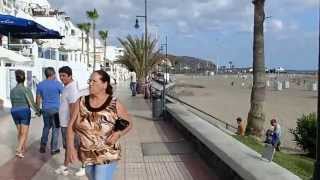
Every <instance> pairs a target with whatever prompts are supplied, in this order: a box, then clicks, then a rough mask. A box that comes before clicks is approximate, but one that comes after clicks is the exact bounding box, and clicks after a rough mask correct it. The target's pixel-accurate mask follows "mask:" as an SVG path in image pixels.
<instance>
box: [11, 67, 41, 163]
mask: <svg viewBox="0 0 320 180" xmlns="http://www.w3.org/2000/svg"><path fill="white" fill-rule="evenodd" d="M15 76H16V81H17V85H16V87H14V88H13V89H12V90H11V91H10V100H11V104H12V108H11V115H12V118H13V121H14V123H15V125H16V127H17V131H18V136H17V137H18V145H17V148H16V156H17V157H19V158H23V157H24V152H25V151H26V145H27V139H28V133H29V125H30V120H31V111H30V108H32V109H33V110H34V111H35V113H36V114H37V115H38V116H40V109H39V107H38V106H37V105H36V104H35V102H34V98H33V95H32V92H31V90H30V89H29V88H26V87H25V86H24V82H25V80H26V77H25V73H24V71H22V70H20V69H18V70H16V71H15Z"/></svg>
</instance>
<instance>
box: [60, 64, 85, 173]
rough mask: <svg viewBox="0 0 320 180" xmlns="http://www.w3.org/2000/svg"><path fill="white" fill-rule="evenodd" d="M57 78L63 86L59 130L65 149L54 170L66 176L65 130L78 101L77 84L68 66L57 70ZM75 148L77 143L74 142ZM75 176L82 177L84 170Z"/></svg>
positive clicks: (82, 168) (80, 170)
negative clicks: (63, 157)
mask: <svg viewBox="0 0 320 180" xmlns="http://www.w3.org/2000/svg"><path fill="white" fill-rule="evenodd" d="M59 77H60V80H61V82H62V83H63V85H64V88H63V91H62V94H61V103H60V107H59V120H60V128H61V135H62V144H63V148H64V149H65V159H64V163H63V165H61V166H60V167H59V168H58V169H56V170H55V172H56V173H57V174H62V175H65V176H67V175H68V174H69V173H70V171H69V169H68V165H69V163H68V161H67V150H66V148H67V139H66V138H67V128H68V124H69V121H70V119H71V117H72V113H73V111H74V105H75V102H76V101H77V99H78V94H79V90H78V86H77V82H76V81H75V80H73V78H72V69H71V68H70V67H69V66H63V67H61V68H60V69H59ZM75 144H76V146H79V145H77V141H76V142H75ZM75 175H76V176H84V175H85V169H84V167H81V168H80V169H79V171H78V172H76V173H75Z"/></svg>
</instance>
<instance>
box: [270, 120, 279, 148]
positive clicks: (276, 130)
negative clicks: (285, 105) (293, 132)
mask: <svg viewBox="0 0 320 180" xmlns="http://www.w3.org/2000/svg"><path fill="white" fill-rule="evenodd" d="M270 124H271V126H272V127H273V134H272V141H271V144H272V145H273V146H274V147H275V148H276V150H277V151H280V144H281V142H280V138H281V127H280V124H279V123H278V122H277V120H276V119H271V120H270Z"/></svg>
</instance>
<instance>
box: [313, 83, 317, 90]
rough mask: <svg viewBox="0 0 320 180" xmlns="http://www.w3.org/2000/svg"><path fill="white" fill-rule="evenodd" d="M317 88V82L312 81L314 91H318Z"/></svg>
mask: <svg viewBox="0 0 320 180" xmlns="http://www.w3.org/2000/svg"><path fill="white" fill-rule="evenodd" d="M317 90H318V85H317V83H312V91H317Z"/></svg>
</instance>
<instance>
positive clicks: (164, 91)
mask: <svg viewBox="0 0 320 180" xmlns="http://www.w3.org/2000/svg"><path fill="white" fill-rule="evenodd" d="M163 46H165V47H166V58H165V62H164V65H165V70H166V71H165V73H163V89H162V90H163V91H162V92H163V95H162V107H163V108H162V110H163V118H165V117H166V116H165V112H166V110H165V107H166V106H165V100H166V97H165V96H166V84H167V83H168V81H167V76H168V38H167V36H166V43H164V44H160V47H161V50H163Z"/></svg>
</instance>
